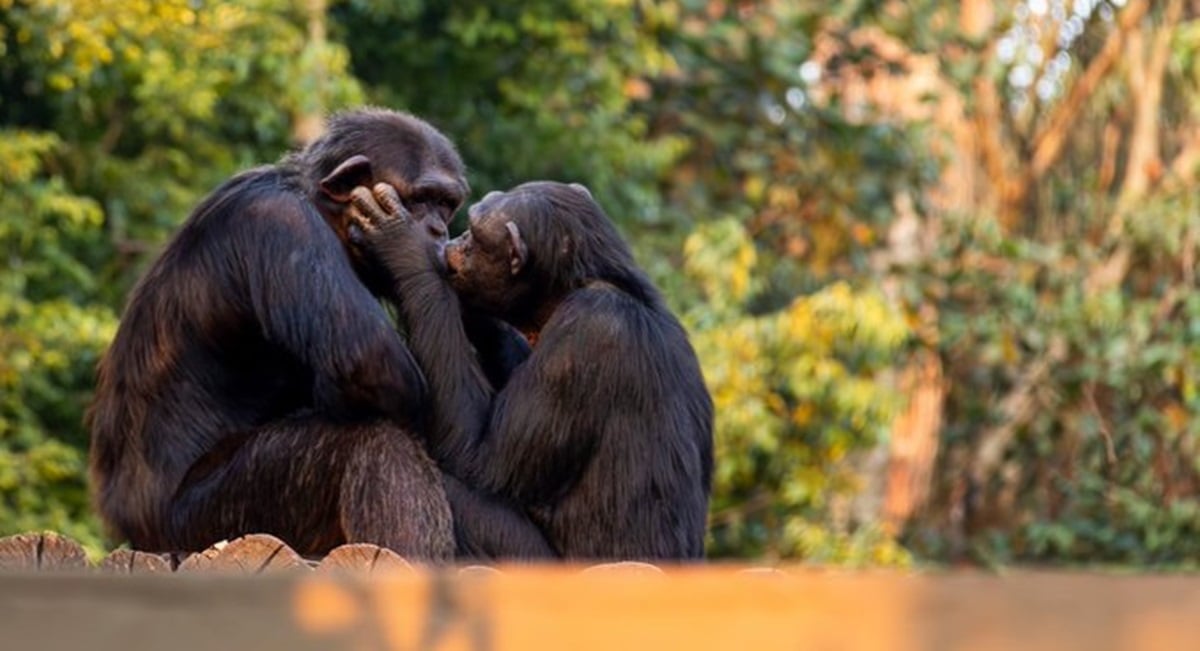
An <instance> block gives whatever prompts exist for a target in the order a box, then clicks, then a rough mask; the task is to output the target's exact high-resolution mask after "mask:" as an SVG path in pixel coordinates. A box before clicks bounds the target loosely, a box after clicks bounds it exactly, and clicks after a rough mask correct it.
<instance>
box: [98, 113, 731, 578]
mask: <svg viewBox="0 0 1200 651" xmlns="http://www.w3.org/2000/svg"><path fill="white" fill-rule="evenodd" d="M468 195H469V188H468V185H467V181H466V178H465V173H464V166H463V162H462V161H461V160H460V158H459V155H458V153H457V152H456V150H455V148H454V146H453V144H452V143H451V142H450V141H449V140H448V139H447V138H446V137H445V136H444V135H442V134H441V133H439V132H438V131H437V130H436V129H434V128H433V127H432V126H430V125H429V124H427V123H425V122H424V121H422V120H420V119H417V118H415V117H413V116H410V115H406V114H402V113H397V112H393V111H388V110H383V109H361V110H356V111H350V112H346V113H342V114H339V115H336V116H334V117H333V118H332V119H331V120H330V123H329V125H328V129H327V131H326V133H325V134H324V135H323V136H322V137H321V138H319V139H318V140H316V141H314V142H313V143H312V144H310V145H309V146H307V147H306V148H304V149H303V150H300V151H298V152H295V153H293V154H289V155H288V156H286V157H285V158H284V159H283V160H282V161H281V162H279V163H278V164H275V165H270V166H265V167H260V168H256V169H252V170H249V171H247V172H243V173H242V174H239V175H237V176H235V177H233V178H232V179H230V180H229V181H227V182H225V183H224V184H223V185H221V186H220V187H218V188H217V189H216V190H214V191H213V192H212V194H210V195H209V196H208V197H207V198H206V199H204V200H203V201H202V202H201V203H200V204H199V206H197V207H196V209H195V210H194V211H193V212H192V214H191V215H190V216H189V217H188V218H187V220H186V221H185V222H184V224H183V226H182V227H181V228H180V230H179V231H178V233H177V234H176V235H175V237H174V238H173V239H172V240H171V241H170V242H169V243H168V245H167V246H166V248H165V249H164V250H163V252H162V254H161V255H160V257H159V258H158V259H157V260H156V261H155V262H154V264H153V265H152V266H151V267H150V268H149V269H148V270H147V272H146V273H145V275H144V276H143V278H142V279H141V281H140V282H139V283H138V285H137V286H136V287H135V288H134V290H133V292H132V293H131V295H130V297H129V300H128V303H127V305H126V308H125V312H124V314H123V316H122V319H121V325H120V327H119V329H118V332H117V336H116V338H115V340H114V341H113V343H112V346H111V347H110V348H109V350H108V352H107V353H106V355H105V357H104V359H103V360H102V361H101V363H100V367H99V370H98V381H97V389H96V398H95V401H94V403H93V405H92V408H91V410H90V411H89V414H88V420H89V426H90V429H91V434H92V444H91V445H92V448H91V457H90V463H91V474H92V482H93V487H94V493H95V502H96V506H97V508H98V510H99V512H100V514H101V515H102V517H103V519H104V521H105V522H106V523H107V525H108V527H109V529H110V532H111V534H112V535H113V536H114V537H115V538H117V539H122V540H126V541H128V542H129V543H130V544H131V545H132V546H133V547H134V548H136V549H142V550H148V551H188V550H199V549H203V548H204V547H207V546H208V545H210V544H212V543H214V542H217V541H219V540H223V539H232V538H234V537H237V536H239V535H243V534H247V533H255V532H262V533H270V534H273V535H276V536H278V537H280V538H282V539H283V540H284V541H286V542H287V543H288V544H290V545H291V546H292V547H294V548H295V549H297V550H298V551H300V552H301V553H303V554H308V555H320V554H323V553H325V552H328V551H329V550H330V549H332V548H333V547H336V546H338V545H340V544H344V543H347V542H370V543H375V544H378V545H382V546H386V547H389V548H391V549H393V550H395V551H396V552H398V553H400V554H402V555H404V556H406V557H408V558H410V559H414V560H422V561H427V562H444V561H449V560H452V559H455V558H458V559H482V560H503V559H579V560H584V559H644V560H655V559H658V560H688V559H699V558H702V557H703V554H704V534H705V520H706V515H707V510H708V499H709V490H710V484H711V478H712V463H713V449H712V445H713V443H712V421H713V414H712V402H711V399H710V397H709V394H708V391H707V389H706V388H705V385H704V382H703V378H702V376H701V372H700V367H699V364H698V362H697V360H696V356H695V353H694V351H693V350H692V347H691V345H690V344H689V342H688V339H687V334H686V332H685V331H684V329H683V327H682V326H681V325H680V323H679V321H678V320H677V319H676V318H675V317H674V316H673V315H672V314H671V312H670V311H669V310H668V309H667V307H666V305H665V303H664V301H663V298H662V296H661V295H660V294H659V292H658V290H657V289H656V288H655V287H654V286H653V285H652V284H651V282H650V281H649V279H648V278H647V277H646V275H645V274H644V273H643V272H642V271H641V269H639V267H638V266H637V264H636V263H635V262H634V259H633V256H632V255H631V253H630V250H629V247H628V246H627V245H626V243H625V242H624V241H623V240H622V238H621V237H620V235H619V234H618V233H617V231H616V229H615V228H614V226H613V224H612V223H611V222H610V221H609V219H608V217H607V216H606V215H605V213H604V212H603V210H602V209H601V208H600V206H599V205H598V204H597V203H596V201H595V200H594V199H593V198H592V196H591V194H590V193H589V192H588V190H587V189H586V188H585V187H583V186H581V185H577V184H561V183H554V182H535V183H527V184H524V185H520V186H518V187H516V188H515V189H513V190H510V191H508V192H503V193H501V192H492V193H490V194H488V195H487V196H485V197H484V198H483V199H482V200H481V201H479V202H478V203H476V204H475V205H473V206H471V207H470V209H469V213H468V215H469V226H468V229H467V230H466V231H465V232H464V233H463V234H462V235H460V236H458V237H457V238H455V239H453V240H450V241H447V233H448V224H449V222H450V220H451V218H452V217H453V215H454V214H455V212H456V211H457V210H458V209H459V208H460V207H461V206H462V204H463V203H464V202H465V201H466V199H467V197H468ZM385 304H390V305H391V306H392V308H393V309H392V311H391V312H389V310H388V309H387V307H386V305H385ZM393 313H394V314H395V315H396V317H395V318H393V316H392V314H393Z"/></svg>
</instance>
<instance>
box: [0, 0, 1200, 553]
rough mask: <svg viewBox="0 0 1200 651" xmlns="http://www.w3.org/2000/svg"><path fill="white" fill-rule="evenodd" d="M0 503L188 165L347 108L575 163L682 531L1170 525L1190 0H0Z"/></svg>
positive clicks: (1199, 119) (756, 535)
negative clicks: (693, 473) (617, 261)
mask: <svg viewBox="0 0 1200 651" xmlns="http://www.w3.org/2000/svg"><path fill="white" fill-rule="evenodd" d="M0 55H2V56H0V246H2V249H0V252H2V254H3V256H4V264H3V266H2V267H0V535H3V534H8V533H14V532H21V531H29V530H39V529H52V530H56V531H59V532H61V533H65V534H67V535H70V536H73V537H75V538H77V539H79V540H80V541H82V542H84V543H86V544H88V545H90V546H91V547H92V549H93V550H101V549H103V548H104V547H105V545H107V544H110V542H109V541H105V540H104V538H103V534H102V533H101V531H100V528H99V526H98V524H97V521H96V519H95V517H94V516H93V515H92V513H91V510H90V507H89V503H88V498H87V487H86V477H85V466H86V448H87V434H86V432H85V431H84V429H83V427H82V424H81V419H82V415H83V411H84V409H85V407H86V405H87V403H88V400H89V398H90V394H91V390H92V386H93V380H94V377H93V373H94V367H95V364H96V362H97V359H98V357H99V355H100V354H101V352H102V351H103V349H104V348H105V346H106V345H107V343H108V342H109V340H110V339H111V337H112V336H113V333H114V330H115V327H116V324H117V320H118V318H119V316H120V310H121V306H122V304H123V301H124V297H125V295H126V293H127V292H128V290H129V288H130V287H131V284H132V283H133V282H134V281H135V280H136V279H137V277H138V275H139V273H140V272H141V271H142V270H143V269H144V268H145V266H146V264H147V263H148V261H149V260H150V259H152V258H153V256H154V255H155V254H156V252H157V251H158V250H159V249H160V247H161V246H162V245H163V243H164V241H165V240H166V239H167V238H168V237H169V236H170V235H171V233H172V232H173V230H174V229H175V228H176V227H177V226H178V225H179V224H180V222H181V221H182V220H183V219H184V217H185V216H186V215H187V213H188V211H189V209H190V208H191V207H192V206H193V205H194V204H195V202H196V201H197V200H198V199H199V198H200V197H202V196H203V195H204V194H205V193H207V192H208V191H209V190H211V189H212V188H213V187H214V186H215V185H217V184H218V183H219V182H220V181H221V180H222V179H224V178H225V177H227V176H229V175H230V174H232V173H233V172H235V171H237V170H239V169H243V168H246V167H249V166H252V165H256V164H261V163H268V162H273V161H276V160H277V159H279V157H280V156H281V155H282V154H284V153H285V152H286V151H287V150H288V149H289V148H290V147H294V146H296V145H297V144H302V143H303V142H305V141H307V140H309V139H311V138H312V137H314V136H315V135H316V134H318V133H319V132H320V129H321V118H322V115H324V114H326V113H328V112H330V111H334V110H337V109H339V108H342V107H347V106H356V105H360V104H364V103H370V104H379V105H384V106H388V107H393V108H397V109H402V110H407V111H411V112H413V113H416V114H418V115H420V116H423V117H425V118H427V119H428V120H429V121H430V122H432V123H434V124H435V125H436V126H438V127H439V128H440V129H442V130H443V131H444V132H445V133H446V134H447V135H449V136H450V137H451V138H452V139H453V140H454V141H456V142H457V143H458V145H459V148H460V150H461V152H462V154H463V158H464V159H465V160H466V162H467V164H468V166H469V167H470V168H471V170H470V177H471V183H472V186H473V190H474V195H475V198H478V197H480V196H482V195H483V194H484V193H486V192H487V191H488V190H491V189H495V188H505V187H508V186H511V185H513V184H516V183H518V182H521V181H524V180H528V179H534V178H552V179H560V180H565V181H581V182H583V183H586V184H587V185H588V186H589V187H590V188H591V190H592V192H593V194H594V195H595V196H596V197H597V198H598V199H599V200H600V202H601V204H602V205H604V206H605V208H606V209H607V211H608V212H609V214H610V215H611V216H612V217H613V219H614V220H615V221H616V222H617V223H618V225H619V226H620V228H621V230H622V233H623V234H624V235H625V236H626V238H627V239H628V240H629V241H630V242H631V243H632V244H633V246H634V248H635V250H636V253H637V256H638V259H639V261H640V262H641V263H642V264H643V265H644V266H645V267H646V268H647V270H648V271H649V272H650V273H651V274H652V276H653V277H654V279H655V281H656V282H657V283H658V284H659V285H660V286H661V287H662V288H663V289H664V291H665V292H666V293H667V295H668V297H669V299H670V301H671V304H672V306H673V308H674V309H675V310H676V311H677V312H678V313H679V314H680V316H681V317H682V318H683V319H684V321H685V323H686V324H687V326H688V327H689V329H690V332H691V335H692V339H693V343H694V345H695V346H696V348H697V350H698V352H699V354H700V356H701V359H702V362H703V365H704V370H705V373H706V376H707V380H708V382H709V386H710V388H711V390H712V393H713V397H714V399H715V401H716V405H717V470H716V478H715V487H714V494H713V500H712V512H711V527H710V529H711V533H710V537H709V553H710V555H711V556H713V557H717V558H742V559H750V560H753V561H754V562H758V563H764V562H765V563H771V562H776V561H805V562H811V563H820V564H848V565H855V566H862V565H890V566H910V565H913V564H926V563H930V564H940V563H949V564H963V563H969V564H981V565H996V564H1015V563H1024V564H1030V563H1036V564H1070V565H1077V564H1104V565H1113V564H1119V565H1133V566H1166V567H1185V566H1191V567H1195V566H1196V565H1197V559H1200V501H1198V499H1197V494H1198V489H1200V426H1198V424H1197V420H1196V418H1195V416H1196V414H1197V409H1198V408H1200V395H1198V393H1197V384H1196V382H1197V379H1198V378H1200V374H1198V372H1197V371H1198V370H1200V293H1195V292H1193V291H1192V290H1193V289H1194V288H1195V286H1196V283H1197V276H1196V262H1195V261H1196V255H1197V250H1198V247H1200V215H1198V212H1197V205H1196V199H1195V198H1194V197H1195V193H1194V192H1192V191H1190V186H1191V185H1192V184H1193V182H1194V181H1195V179H1196V174H1197V171H1198V170H1197V164H1198V163H1200V111H1198V110H1197V109H1198V107H1197V106H1196V105H1197V101H1196V99H1197V95H1198V93H1200V1H1197V0H1156V1H1154V2H1149V1H1145V0H1142V1H1139V0H1123V1H1120V0H1024V1H997V2H991V1H986V0H955V1H952V2H946V1H932V0H912V1H908V2H898V1H884V2H869V1H865V0H862V1H845V2H838V3H827V2H817V1H804V0H790V1H772V0H766V1H762V2H723V1H719V0H708V1H704V0H677V1H672V0H664V1H662V2H651V1H648V0H606V1H604V2H595V1H592V0H528V1H526V2H522V3H512V2H507V1H504V0H463V1H459V2H454V3H449V2H445V3H443V2H433V1H423V0H395V1H383V0H341V1H334V0H240V1H237V2H216V1H212V0H0Z"/></svg>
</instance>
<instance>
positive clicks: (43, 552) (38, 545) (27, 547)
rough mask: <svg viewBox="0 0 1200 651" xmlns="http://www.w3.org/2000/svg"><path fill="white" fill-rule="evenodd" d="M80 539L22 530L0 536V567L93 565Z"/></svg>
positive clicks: (58, 569)
mask: <svg viewBox="0 0 1200 651" xmlns="http://www.w3.org/2000/svg"><path fill="white" fill-rule="evenodd" d="M90 568H91V565H90V564H89V563H88V558H87V552H85V551H84V549H83V547H81V546H80V545H79V543H77V542H75V541H74V540H71V539H70V538H67V537H66V536H60V535H58V534H55V533H23V534H17V535H15V536H7V537H5V538H0V570H9V571H11V570H41V571H53V572H64V571H65V572H77V571H83V570H87V569H90Z"/></svg>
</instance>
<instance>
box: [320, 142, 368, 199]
mask: <svg viewBox="0 0 1200 651" xmlns="http://www.w3.org/2000/svg"><path fill="white" fill-rule="evenodd" d="M373 176H374V172H372V170H371V159H369V158H367V157H366V156H363V155H361V154H360V155H357V156H351V157H350V158H347V159H346V160H345V161H343V162H342V164H341V165H338V166H337V169H335V170H333V171H332V172H330V173H329V175H328V176H326V177H325V178H323V179H321V192H322V193H323V194H324V195H325V196H326V197H329V198H330V199H332V200H334V201H336V202H338V203H346V202H347V201H350V191H351V190H353V189H354V188H356V187H358V186H360V185H362V186H367V187H370V186H371V179H372V178H373Z"/></svg>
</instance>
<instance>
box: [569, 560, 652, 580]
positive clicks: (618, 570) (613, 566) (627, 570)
mask: <svg viewBox="0 0 1200 651" xmlns="http://www.w3.org/2000/svg"><path fill="white" fill-rule="evenodd" d="M583 573H584V574H619V575H621V576H655V575H658V574H662V573H663V571H662V569H661V568H659V567H658V566H657V565H651V564H650V563H640V562H638V561H621V562H618V563H601V564H599V565H592V566H591V567H588V568H585V569H584V570H583Z"/></svg>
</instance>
